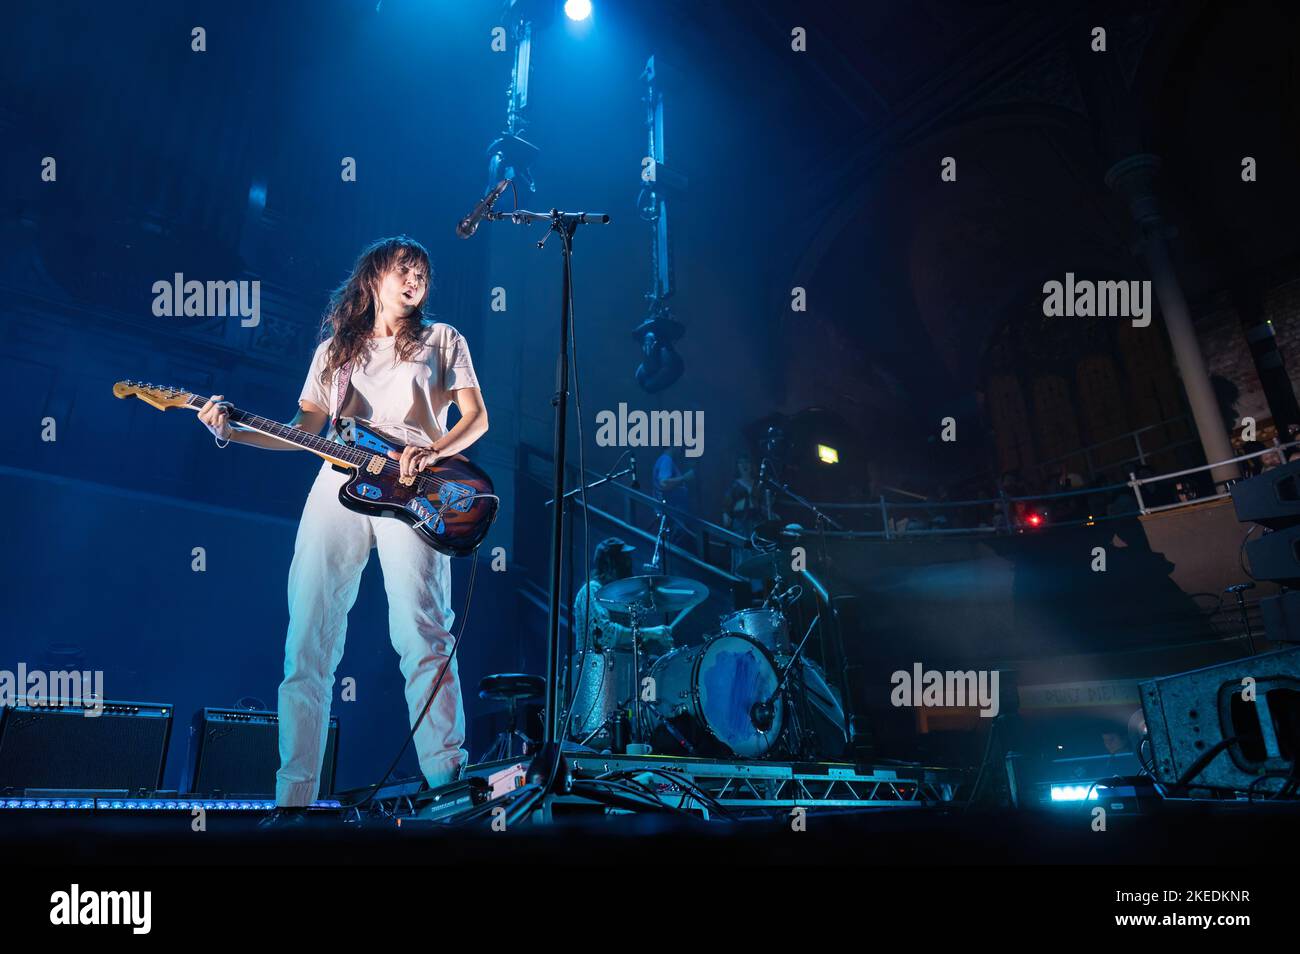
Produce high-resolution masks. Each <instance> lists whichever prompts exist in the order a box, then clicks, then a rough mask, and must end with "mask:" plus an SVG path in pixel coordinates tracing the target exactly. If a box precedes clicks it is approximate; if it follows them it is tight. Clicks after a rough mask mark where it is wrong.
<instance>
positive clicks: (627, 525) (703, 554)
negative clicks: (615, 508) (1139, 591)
mask: <svg viewBox="0 0 1300 954" xmlns="http://www.w3.org/2000/svg"><path fill="white" fill-rule="evenodd" d="M1295 447H1300V441H1293V442H1291V443H1287V444H1283V443H1280V442H1279V441H1278V440H1277V439H1274V442H1273V446H1271V447H1267V448H1265V449H1264V450H1261V451H1255V452H1253V453H1250V454H1242V455H1240V456H1238V457H1233V458H1231V459H1229V460H1222V461H1215V462H1213V463H1209V464H1203V465H1201V466H1198V467H1189V468H1186V469H1184V470H1178V471H1172V472H1170V473H1167V474H1157V475H1154V476H1151V477H1138V476H1137V475H1136V474H1135V473H1132V472H1130V474H1129V479H1128V480H1127V481H1124V482H1121V483H1114V484H1104V485H1102V486H1099V487H1083V488H1079V489H1075V490H1064V491H1056V492H1053V493H1044V494H1030V495H1011V494H1007V493H1006V492H1005V491H1001V490H999V493H998V496H996V497H988V498H977V499H971V500H929V499H926V498H919V499H913V500H910V501H898V500H889V499H888V498H887V497H886V496H885V495H884V494H881V495H880V497H879V499H877V500H875V501H865V502H857V503H845V502H833V501H832V502H826V503H816V504H815V505H816V506H817V508H818V509H820V510H823V511H837V512H844V513H861V514H863V515H868V514H870V515H872V516H873V517H875V518H876V519H878V520H879V523H880V529H878V530H877V529H866V530H829V529H819V528H817V527H808V528H806V532H811V533H815V534H816V535H817V536H819V537H824V538H826V539H830V540H897V539H903V538H908V539H914V538H920V537H970V536H981V535H984V536H989V535H1004V534H1015V533H1023V532H1026V531H1030V532H1038V531H1041V530H1046V529H1048V528H1061V527H1071V526H1085V525H1088V526H1090V525H1094V524H1097V523H1101V522H1104V521H1109V520H1123V519H1132V518H1133V517H1134V516H1138V515H1146V514H1152V513H1163V512H1167V511H1171V510H1177V509H1180V508H1186V507H1192V506H1197V505H1199V504H1203V503H1207V502H1210V501H1215V500H1222V499H1224V498H1226V497H1229V496H1231V492H1230V491H1229V490H1228V489H1226V485H1225V482H1215V483H1211V484H1210V486H1211V487H1212V488H1213V490H1214V492H1213V493H1211V494H1208V495H1204V496H1202V495H1196V496H1190V497H1188V498H1187V499H1184V500H1179V501H1177V502H1176V503H1171V504H1159V505H1154V506H1153V505H1151V504H1150V502H1149V500H1148V499H1147V497H1144V496H1143V493H1142V488H1143V487H1145V486H1148V485H1151V484H1156V483H1160V482H1162V481H1169V480H1176V479H1179V478H1183V477H1193V476H1195V475H1200V474H1206V473H1208V472H1210V471H1212V470H1214V469H1215V468H1216V467H1221V466H1223V465H1225V464H1240V463H1243V462H1246V461H1250V460H1254V459H1256V458H1259V457H1263V456H1266V455H1269V454H1277V455H1278V456H1279V458H1280V461H1279V463H1285V452H1286V451H1288V450H1290V449H1292V448H1295ZM590 476H591V477H593V478H596V477H601V476H604V475H602V474H599V473H596V472H591V473H590ZM606 486H609V487H614V488H617V491H618V492H619V493H620V494H622V495H623V496H624V497H625V498H626V500H627V501H628V502H630V503H639V504H644V505H645V506H647V507H649V508H650V509H651V510H652V511H654V512H665V513H667V514H669V515H670V516H671V517H673V518H674V519H675V520H676V521H678V522H679V523H680V524H682V525H683V526H684V527H687V528H693V530H694V531H697V536H698V539H700V541H701V542H702V544H703V545H702V547H701V549H700V556H696V555H695V554H692V553H689V552H688V551H685V550H682V549H681V548H680V547H677V546H675V545H670V552H671V553H673V555H675V556H676V557H678V558H679V559H682V560H685V561H687V562H689V563H691V564H692V565H694V566H696V567H698V568H700V569H704V570H706V571H709V572H713V573H717V574H718V575H720V576H723V577H728V578H732V579H734V577H732V575H731V574H730V573H728V572H726V571H725V570H722V569H720V568H719V567H717V566H715V565H713V564H710V563H708V562H707V557H708V553H709V546H710V544H712V543H720V544H723V545H725V546H728V547H732V548H739V547H747V546H749V545H750V541H749V539H748V538H747V537H745V536H743V535H741V534H738V533H736V532H734V531H732V530H729V529H727V528H726V527H723V526H720V525H718V524H716V523H713V522H712V521H710V520H706V519H704V518H703V517H700V516H697V515H696V514H693V513H691V512H690V511H687V510H683V509H680V508H678V507H674V506H672V505H671V504H667V503H664V502H663V501H660V500H659V499H657V498H656V497H653V496H651V495H650V494H647V493H644V492H642V491H640V490H636V489H633V488H631V487H627V486H625V485H623V484H607V485H606ZM1221 488H1223V489H1221ZM1121 491H1129V492H1131V493H1132V504H1131V506H1132V509H1127V508H1121V509H1120V510H1119V511H1117V512H1113V513H1112V512H1109V510H1110V508H1111V507H1113V505H1114V504H1115V502H1116V500H1114V499H1112V500H1111V502H1110V504H1109V505H1108V508H1107V510H1108V512H1106V513H1090V514H1087V515H1086V516H1081V517H1077V518H1073V519H1065V520H1061V519H1052V518H1051V517H1050V515H1049V514H1048V513H1043V512H1041V511H1039V512H1037V516H1038V517H1039V518H1040V519H1041V523H1026V522H1025V521H1024V520H1021V519H1018V518H1017V515H1016V513H1015V511H1016V509H1017V508H1016V507H1015V505H1016V504H1019V503H1035V504H1040V505H1042V504H1051V503H1053V502H1059V501H1064V500H1068V499H1070V498H1079V497H1096V496H1099V495H1106V494H1117V493H1118V492H1121ZM900 493H901V492H900ZM906 496H909V497H913V498H918V497H919V495H917V494H913V493H910V492H908V493H906ZM1148 496H1149V495H1148ZM574 501H575V502H577V503H580V500H579V498H574ZM954 508H979V509H982V510H983V511H984V514H983V515H982V517H981V522H980V524H979V525H977V526H961V527H953V526H943V527H934V526H916V527H913V526H910V525H909V522H910V521H911V520H912V519H914V518H915V517H916V515H917V514H918V513H921V514H926V515H927V516H928V517H929V519H930V521H931V522H933V519H934V517H933V511H936V510H945V509H954ZM800 509H802V508H800ZM590 512H591V513H592V514H593V515H594V516H597V517H599V518H600V519H602V520H605V521H607V522H609V523H611V524H613V525H615V526H617V527H618V528H619V529H620V530H622V531H624V532H625V533H629V534H632V535H634V536H637V537H639V538H640V539H642V540H645V541H647V542H653V540H654V534H653V533H651V532H649V531H647V530H644V529H641V528H639V527H637V526H635V525H634V524H633V523H632V522H631V520H630V519H627V520H625V519H620V518H618V517H616V516H615V515H613V514H611V513H609V512H607V511H605V510H602V509H600V508H597V507H595V506H590ZM992 513H996V515H997V518H996V519H993V520H992V521H990V522H983V517H984V516H987V515H988V514H992ZM1032 516H1033V514H1032V513H1031V514H1030V517H1031V518H1032ZM918 522H919V521H918Z"/></svg>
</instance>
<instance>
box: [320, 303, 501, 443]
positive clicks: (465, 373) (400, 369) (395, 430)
mask: <svg viewBox="0 0 1300 954" xmlns="http://www.w3.org/2000/svg"><path fill="white" fill-rule="evenodd" d="M332 340H333V339H332V338H326V339H325V340H324V341H322V342H321V343H320V345H318V346H317V348H316V353H315V354H314V355H313V356H312V359H311V368H309V369H308V371H307V380H306V381H305V382H304V383H303V386H302V393H301V394H300V395H299V396H298V400H299V401H310V402H311V403H312V404H315V405H316V406H317V407H319V408H323V409H324V410H325V411H327V412H328V411H330V410H331V409H332V408H333V401H334V398H335V394H336V392H337V391H338V372H337V371H336V372H335V373H334V376H333V377H332V378H331V380H330V386H329V389H328V390H326V388H325V386H324V385H323V384H321V380H320V374H321V370H322V369H323V368H324V367H325V361H326V356H327V354H328V352H329V346H330V342H331V341H332ZM396 344H397V339H396V338H395V337H388V338H371V339H370V350H369V352H367V353H364V354H363V356H362V359H359V360H357V361H354V362H353V364H352V380H351V386H350V387H349V388H348V393H347V397H346V398H345V400H344V402H343V408H342V409H341V410H340V411H339V412H338V414H340V415H342V416H345V417H359V418H361V419H362V420H365V421H369V422H370V423H371V424H373V425H375V427H376V428H378V429H379V430H381V431H386V432H388V433H389V434H391V435H392V436H393V437H395V438H397V439H399V440H402V441H405V442H406V443H410V444H415V445H417V446H420V447H428V446H429V445H431V444H432V443H433V442H434V441H436V440H437V439H438V438H440V437H442V435H443V434H445V433H447V407H448V405H450V404H451V392H453V391H456V390H458V389H460V388H476V387H478V378H477V377H475V375H474V364H473V362H472V361H471V360H470V356H469V345H468V344H467V343H466V342H465V338H464V336H462V335H461V333H460V332H459V331H457V330H456V329H455V328H453V327H452V326H451V325H448V324H444V323H443V322H437V323H435V324H432V325H430V326H429V327H428V328H427V329H426V330H425V333H424V344H423V346H422V347H421V348H420V350H419V351H418V352H417V353H416V354H415V356H414V360H411V361H399V360H397V353H396Z"/></svg>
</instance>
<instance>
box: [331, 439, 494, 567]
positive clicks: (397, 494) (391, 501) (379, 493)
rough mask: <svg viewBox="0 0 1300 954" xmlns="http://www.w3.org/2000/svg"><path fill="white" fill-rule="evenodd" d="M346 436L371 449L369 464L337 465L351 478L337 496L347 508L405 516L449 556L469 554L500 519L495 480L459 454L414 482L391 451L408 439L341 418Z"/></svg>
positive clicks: (354, 444)
mask: <svg viewBox="0 0 1300 954" xmlns="http://www.w3.org/2000/svg"><path fill="white" fill-rule="evenodd" d="M339 424H340V426H339V428H338V431H339V436H340V438H341V439H342V442H343V443H344V444H346V445H348V446H349V447H354V448H357V449H358V450H362V451H368V452H373V454H374V457H373V458H371V461H370V463H369V464H365V465H361V466H358V467H339V466H338V465H335V466H334V469H335V470H338V471H342V472H344V473H349V474H351V475H352V478H351V479H350V480H348V482H347V483H345V484H344V485H343V486H342V487H340V488H339V502H340V503H342V504H343V506H345V507H347V508H348V509H349V510H355V511H356V512H357V513H364V514H367V515H369V516H372V517H396V518H397V519H399V520H403V521H405V522H406V523H407V524H408V525H409V526H410V527H411V528H412V529H413V530H414V532H415V533H418V534H419V535H420V537H421V538H422V539H423V540H424V542H425V543H427V544H429V546H431V547H433V548H434V549H435V550H437V551H438V552H439V553H445V554H447V555H448V556H468V555H469V554H471V553H473V552H474V549H475V548H476V547H477V546H478V545H479V544H480V543H482V542H483V538H484V537H485V536H486V535H487V532H488V529H489V528H490V527H491V526H492V521H494V520H495V519H496V516H497V509H498V506H499V501H498V500H497V497H496V494H495V491H494V490H493V487H492V480H491V479H490V478H489V477H488V475H487V474H486V473H484V472H483V470H482V469H481V468H479V467H477V466H475V465H474V464H473V463H471V462H470V461H469V460H468V459H467V458H465V457H463V456H462V455H460V454H457V455H455V456H452V457H447V458H444V459H442V460H440V461H438V462H437V463H436V464H434V465H433V466H432V467H427V468H425V469H424V470H423V471H421V472H420V475H419V476H418V477H417V478H416V480H415V481H414V482H413V483H410V484H404V483H402V481H401V478H400V476H399V472H398V469H397V461H395V460H393V459H392V458H391V457H389V456H388V452H389V451H390V450H391V451H397V452H398V453H401V451H402V448H403V447H405V446H406V445H405V444H403V443H402V442H401V441H399V440H396V439H395V438H393V437H390V436H388V435H387V434H385V433H383V432H382V431H379V430H376V429H375V428H374V427H373V426H371V425H370V424H369V423H367V422H365V421H360V420H356V419H347V418H343V419H341V420H340V422H339ZM385 462H386V463H387V465H388V466H383V467H382V468H381V464H384V463H385Z"/></svg>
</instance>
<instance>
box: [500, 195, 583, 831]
mask: <svg viewBox="0 0 1300 954" xmlns="http://www.w3.org/2000/svg"><path fill="white" fill-rule="evenodd" d="M483 218H484V220H485V221H488V222H512V223H514V224H515V225H532V224H533V223H535V222H547V223H549V228H548V229H547V231H546V234H545V235H543V236H542V238H541V240H540V241H538V243H537V247H538V248H539V249H540V248H544V247H545V245H546V240H547V239H548V238H550V237H551V235H552V234H555V235H558V236H559V237H560V244H561V257H560V273H561V275H560V328H559V332H560V333H559V349H558V357H559V361H558V364H557V368H556V375H555V378H556V381H555V395H554V397H553V398H552V399H551V404H552V406H553V407H554V408H555V424H554V437H555V442H554V447H553V453H554V457H555V471H554V476H553V480H552V483H553V485H554V492H553V493H552V495H551V499H552V500H563V499H564V497H565V489H564V468H565V456H566V451H567V449H568V441H567V439H566V438H567V436H568V410H569V329H570V325H571V322H572V320H573V312H572V300H573V237H574V233H576V232H577V230H578V226H579V225H586V224H601V225H604V224H606V223H608V222H609V216H608V215H605V214H604V213H595V212H561V211H559V210H558V209H551V211H550V212H529V211H528V210H526V209H516V210H514V211H511V212H497V211H490V212H488V213H487V214H486V215H484V216H483ZM566 509H567V508H565V507H563V506H557V507H555V508H554V509H553V511H552V520H551V586H550V588H551V592H550V615H549V620H548V623H547V634H546V638H547V660H546V709H545V712H544V720H543V722H544V730H545V731H544V733H543V738H542V748H541V751H539V752H538V754H537V756H536V757H535V758H534V759H533V761H532V762H531V763H530V764H529V766H528V781H529V782H530V783H532V784H538V785H540V786H541V795H540V797H539V798H538V799H537V800H536V801H535V802H533V805H538V804H548V796H550V795H551V794H553V792H554V789H555V783H556V780H557V778H558V777H559V776H560V769H561V766H562V763H563V749H562V745H563V742H562V740H561V738H560V736H561V732H562V728H563V727H562V725H561V722H560V674H561V673H563V672H564V671H565V660H564V659H563V658H562V657H563V656H564V655H565V653H564V651H563V650H564V648H563V646H562V645H561V643H560V591H561V570H562V568H563V564H564V518H565V510H566Z"/></svg>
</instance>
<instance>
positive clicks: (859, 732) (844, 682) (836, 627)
mask: <svg viewBox="0 0 1300 954" xmlns="http://www.w3.org/2000/svg"><path fill="white" fill-rule="evenodd" d="M757 486H760V487H762V486H767V487H770V488H772V489H773V490H775V491H776V492H777V493H781V494H784V495H785V496H787V497H789V498H790V499H791V500H793V501H794V502H795V503H797V504H799V505H800V506H801V507H806V508H807V509H808V510H811V511H812V512H813V515H814V516H815V517H816V519H817V532H818V539H819V541H820V543H821V555H822V559H823V560H824V561H825V560H826V527H827V526H828V525H829V526H831V527H833V528H834V529H836V530H843V529H844V528H843V527H842V526H840V525H839V524H838V523H836V522H835V521H834V520H832V519H831V518H830V517H828V516H827V515H826V514H824V513H822V512H821V511H820V510H818V509H817V507H816V505H815V504H814V503H813V502H812V501H811V500H808V499H806V498H804V497H802V496H800V495H799V494H797V493H795V492H794V491H793V490H791V489H790V486H789V484H786V483H783V482H782V481H779V480H777V479H776V478H774V477H772V476H771V474H769V473H768V467H767V458H764V459H763V463H762V466H761V467H760V469H759V472H758V485H757ZM827 562H829V561H827ZM803 576H804V578H805V579H807V580H808V581H809V582H810V583H812V584H813V589H814V590H815V591H816V592H817V594H818V595H819V596H821V598H822V600H823V602H824V603H825V605H826V609H827V611H828V612H829V613H830V622H831V638H832V640H833V641H834V643H835V649H836V652H837V653H838V655H839V657H840V660H839V661H840V682H841V686H840V691H841V692H842V693H843V695H844V734H845V735H846V736H848V738H849V748H850V750H851V751H852V752H853V756H854V762H855V763H861V764H865V762H866V757H867V756H868V755H869V754H870V753H871V751H872V749H873V748H874V742H873V740H872V739H871V736H870V733H869V731H868V730H867V728H866V726H865V725H863V724H862V723H861V716H860V714H859V713H858V711H857V706H856V705H855V704H854V702H853V698H854V696H855V693H854V692H853V687H852V686H851V685H850V684H849V662H848V655H847V653H846V651H845V646H844V628H843V626H842V624H841V620H840V614H839V611H838V610H837V609H836V608H835V601H834V599H833V598H832V597H831V594H830V592H829V591H828V590H827V589H826V587H825V586H824V585H823V584H822V583H821V582H820V581H819V580H817V578H816V577H815V576H813V574H811V573H809V572H808V570H807V569H806V568H805V569H804V572H803ZM818 618H820V613H819V614H818ZM809 632H810V633H811V632H812V630H811V629H810V630H809ZM806 638H807V637H805V639H806ZM801 645H802V644H801Z"/></svg>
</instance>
